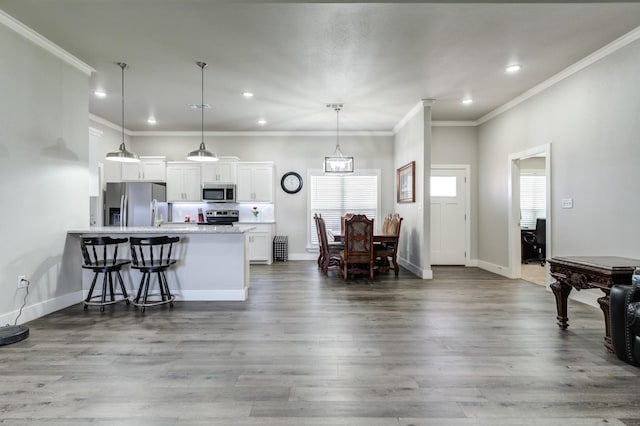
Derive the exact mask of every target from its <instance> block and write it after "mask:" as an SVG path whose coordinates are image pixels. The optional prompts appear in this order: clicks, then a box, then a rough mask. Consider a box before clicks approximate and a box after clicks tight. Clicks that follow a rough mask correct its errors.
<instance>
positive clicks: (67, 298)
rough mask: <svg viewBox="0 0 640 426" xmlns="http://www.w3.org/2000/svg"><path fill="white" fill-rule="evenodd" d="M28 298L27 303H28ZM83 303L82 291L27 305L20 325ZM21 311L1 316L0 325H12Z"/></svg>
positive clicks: (20, 319)
mask: <svg viewBox="0 0 640 426" xmlns="http://www.w3.org/2000/svg"><path fill="white" fill-rule="evenodd" d="M28 301H29V300H28V298H27V302H28ZM80 302H82V291H76V292H73V293H67V294H63V295H62V296H58V297H54V298H53V299H48V300H44V301H42V302H38V303H34V304H33V305H27V306H25V307H24V309H22V314H20V318H18V324H24V323H25V322H29V321H33V320H34V319H37V318H40V317H43V316H45V315H48V314H50V313H52V312H56V311H59V310H60V309H64V308H67V307H69V306H71V305H75V304H76V303H80ZM19 312H20V310H19V309H17V310H15V311H13V312H9V313H7V314H4V315H2V316H0V324H2V325H4V324H11V325H13V323H14V321H15V320H16V318H17V317H18V313H19Z"/></svg>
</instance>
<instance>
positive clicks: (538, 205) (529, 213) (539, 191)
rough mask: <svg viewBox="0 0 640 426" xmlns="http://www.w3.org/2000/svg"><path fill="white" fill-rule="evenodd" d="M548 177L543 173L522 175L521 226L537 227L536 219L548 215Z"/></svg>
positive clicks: (527, 227)
mask: <svg viewBox="0 0 640 426" xmlns="http://www.w3.org/2000/svg"><path fill="white" fill-rule="evenodd" d="M546 203H547V178H546V176H545V175H543V174H537V173H522V174H521V175H520V227H521V228H526V229H535V227H536V219H538V218H544V217H545V216H546V211H547V209H546Z"/></svg>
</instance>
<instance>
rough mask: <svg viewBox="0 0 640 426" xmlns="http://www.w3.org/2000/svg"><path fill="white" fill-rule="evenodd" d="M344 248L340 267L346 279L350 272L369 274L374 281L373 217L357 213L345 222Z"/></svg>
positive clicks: (370, 279)
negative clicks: (369, 217)
mask: <svg viewBox="0 0 640 426" xmlns="http://www.w3.org/2000/svg"><path fill="white" fill-rule="evenodd" d="M344 230H345V233H344V250H343V251H341V252H340V258H341V259H340V267H341V269H342V277H343V278H344V280H345V281H347V278H348V276H349V274H357V273H361V274H367V273H368V275H369V282H373V268H374V264H375V257H374V255H373V219H368V218H367V217H366V216H365V215H362V214H356V215H353V217H352V218H351V219H348V220H347V221H346V222H345V228H344Z"/></svg>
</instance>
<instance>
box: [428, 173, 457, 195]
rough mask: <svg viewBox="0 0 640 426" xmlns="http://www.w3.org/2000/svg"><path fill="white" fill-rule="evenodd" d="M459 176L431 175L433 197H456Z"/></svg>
mask: <svg viewBox="0 0 640 426" xmlns="http://www.w3.org/2000/svg"><path fill="white" fill-rule="evenodd" d="M456 184H457V176H431V196H432V197H455V196H456V195H457V192H456V189H457V188H456Z"/></svg>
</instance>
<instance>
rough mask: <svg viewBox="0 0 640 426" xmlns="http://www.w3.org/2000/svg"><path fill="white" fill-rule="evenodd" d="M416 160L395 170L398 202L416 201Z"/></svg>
mask: <svg viewBox="0 0 640 426" xmlns="http://www.w3.org/2000/svg"><path fill="white" fill-rule="evenodd" d="M415 173H416V162H415V161H412V162H410V163H408V164H405V165H404V166H402V167H400V168H399V169H398V171H397V180H396V189H397V194H398V202H399V203H415V202H416V181H415V178H414V176H415Z"/></svg>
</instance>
